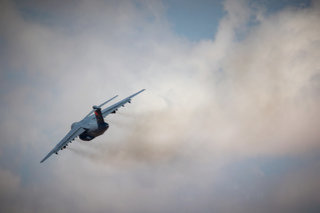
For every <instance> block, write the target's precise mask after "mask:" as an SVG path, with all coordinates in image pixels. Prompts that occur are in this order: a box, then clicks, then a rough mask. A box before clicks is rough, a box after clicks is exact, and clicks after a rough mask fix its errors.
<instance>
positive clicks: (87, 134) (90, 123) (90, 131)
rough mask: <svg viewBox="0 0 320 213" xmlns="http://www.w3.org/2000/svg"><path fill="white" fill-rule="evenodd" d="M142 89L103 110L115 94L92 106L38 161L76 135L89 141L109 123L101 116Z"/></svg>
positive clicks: (99, 133) (107, 113) (128, 101)
mask: <svg viewBox="0 0 320 213" xmlns="http://www.w3.org/2000/svg"><path fill="white" fill-rule="evenodd" d="M143 91H144V89H143V90H140V91H139V92H137V93H135V94H133V95H131V96H129V97H127V98H125V99H123V100H121V101H119V102H117V103H115V104H113V105H111V106H109V107H107V108H105V109H104V110H101V107H102V106H103V105H105V104H106V103H108V102H110V101H112V100H113V99H115V98H116V97H117V95H116V96H114V97H113V98H111V99H109V100H107V101H106V102H104V103H102V104H100V105H99V106H93V107H92V108H93V109H92V110H91V111H90V112H89V113H88V114H87V115H86V116H85V117H84V118H83V119H82V120H81V121H79V122H75V123H73V124H72V125H71V130H70V131H69V132H68V134H67V135H66V136H65V137H64V138H63V139H62V140H61V141H60V142H59V143H58V144H57V145H56V146H55V147H54V148H53V149H52V150H51V151H50V152H49V153H48V154H47V156H45V157H44V158H43V159H42V160H41V161H40V163H42V162H43V161H45V160H46V159H47V158H49V157H50V156H51V155H52V154H53V153H56V154H58V152H59V151H60V150H63V149H65V148H66V147H67V146H68V143H71V142H72V141H73V140H74V139H75V138H76V137H78V136H79V138H80V139H81V140H83V141H90V140H92V139H94V138H95V137H97V136H99V135H102V134H103V133H104V132H105V131H106V130H107V129H108V128H109V124H108V123H106V122H105V121H104V119H103V118H104V117H106V116H107V115H109V114H110V113H116V111H117V110H118V108H119V107H121V106H124V105H125V104H126V103H131V98H133V97H134V96H136V95H138V94H139V93H141V92H143ZM93 113H94V115H93Z"/></svg>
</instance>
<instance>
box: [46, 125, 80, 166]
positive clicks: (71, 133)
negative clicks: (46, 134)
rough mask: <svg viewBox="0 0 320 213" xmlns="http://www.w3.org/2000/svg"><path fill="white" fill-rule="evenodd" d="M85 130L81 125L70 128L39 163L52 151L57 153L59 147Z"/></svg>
mask: <svg viewBox="0 0 320 213" xmlns="http://www.w3.org/2000/svg"><path fill="white" fill-rule="evenodd" d="M84 131H85V129H84V128H82V127H81V126H75V127H74V128H73V129H71V130H70V131H69V132H68V134H67V135H66V136H64V138H63V139H62V140H61V141H60V142H59V143H58V144H57V145H56V146H55V147H54V148H53V149H52V150H51V151H50V152H49V153H48V154H47V156H45V157H44V158H43V159H42V160H41V161H40V163H42V162H43V161H45V160H46V159H47V158H49V157H50V156H51V155H52V154H53V153H58V152H59V151H60V149H61V148H62V147H64V146H66V145H67V144H68V143H69V142H70V141H72V140H73V139H75V138H76V137H77V136H79V135H80V134H81V133H83V132H84Z"/></svg>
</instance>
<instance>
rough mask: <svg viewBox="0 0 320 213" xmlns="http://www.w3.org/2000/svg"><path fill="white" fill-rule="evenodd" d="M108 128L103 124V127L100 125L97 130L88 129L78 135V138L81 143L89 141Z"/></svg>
mask: <svg viewBox="0 0 320 213" xmlns="http://www.w3.org/2000/svg"><path fill="white" fill-rule="evenodd" d="M108 128H109V125H108V124H107V123H105V124H104V125H100V126H99V127H98V128H95V129H88V130H87V131H85V132H83V133H82V134H80V135H79V138H80V139H81V140H83V141H91V140H92V139H94V138H95V137H97V136H99V135H102V134H103V133H104V132H105V131H106V130H107V129H108Z"/></svg>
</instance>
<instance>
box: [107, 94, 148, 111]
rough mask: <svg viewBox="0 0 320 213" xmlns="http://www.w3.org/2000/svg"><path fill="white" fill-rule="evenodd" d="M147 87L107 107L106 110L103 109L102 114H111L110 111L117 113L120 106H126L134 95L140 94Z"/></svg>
mask: <svg viewBox="0 0 320 213" xmlns="http://www.w3.org/2000/svg"><path fill="white" fill-rule="evenodd" d="M144 90H145V89H143V90H140V91H139V92H137V93H134V94H133V95H130V96H129V97H127V98H125V99H123V100H121V101H119V102H117V103H115V104H113V105H111V106H109V107H107V108H105V109H104V110H102V116H103V117H106V116H107V115H109V114H110V113H115V112H116V111H117V110H118V108H119V107H121V106H124V105H125V104H126V103H130V102H131V98H133V97H134V96H136V95H138V94H139V93H141V92H143V91H144Z"/></svg>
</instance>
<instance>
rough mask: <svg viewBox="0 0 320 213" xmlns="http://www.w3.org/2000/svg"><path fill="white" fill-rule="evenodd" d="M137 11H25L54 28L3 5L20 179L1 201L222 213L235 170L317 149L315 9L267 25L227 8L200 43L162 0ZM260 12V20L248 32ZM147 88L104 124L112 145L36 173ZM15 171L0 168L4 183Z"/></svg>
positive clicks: (108, 7)
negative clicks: (228, 171)
mask: <svg viewBox="0 0 320 213" xmlns="http://www.w3.org/2000/svg"><path fill="white" fill-rule="evenodd" d="M138 4H139V6H137V5H136V4H135V3H133V2H130V1H121V2H120V3H119V2H102V1H95V2H91V1H90V3H88V2H80V3H77V4H75V5H72V3H68V4H67V6H64V5H62V6H59V4H58V5H56V6H48V5H47V4H38V3H36V4H31V5H24V6H25V7H35V6H37V7H35V8H36V10H40V11H42V10H43V11H45V12H48V13H50V14H53V17H51V18H50V16H49V18H48V20H39V19H37V18H34V17H33V18H32V14H21V11H19V10H18V9H17V7H16V6H15V5H14V4H11V3H8V2H7V3H6V4H3V5H4V6H5V7H2V11H3V12H2V13H0V14H1V16H2V17H1V20H2V21H1V22H0V26H1V38H2V39H3V40H4V41H5V48H6V52H2V56H3V57H2V60H1V64H2V68H1V69H2V70H1V83H3V85H4V86H3V85H2V87H3V88H4V90H3V91H5V92H1V93H0V94H1V99H2V100H3V102H1V118H2V119H1V123H0V124H1V135H2V139H1V140H2V141H1V153H0V154H1V155H0V157H1V158H2V163H1V164H0V165H1V167H3V168H10V169H11V170H12V171H14V173H16V174H19V175H20V177H14V178H12V181H13V184H11V187H10V184H9V185H8V187H7V188H5V190H4V191H10V193H13V194H16V193H17V191H18V192H19V194H21V196H19V197H18V198H17V199H16V201H15V202H16V203H17V204H18V203H19V202H21V203H20V206H21V207H24V208H25V209H28V210H29V209H30V211H43V209H48V208H49V209H50V210H51V211H53V212H55V211H79V210H80V211H83V212H85V211H90V210H91V211H96V212H99V211H105V210H108V211H111V212H112V211H113V212H129V211H130V212H164V211H173V210H176V209H179V208H182V207H181V206H185V207H184V210H185V211H190V212H194V211H197V210H198V211H199V209H201V210H203V211H202V212H212V209H216V210H220V211H221V212H223V211H228V210H230V209H231V210H232V209H233V206H229V207H227V205H226V204H225V203H224V202H222V201H221V197H219V195H218V193H216V192H215V191H214V190H215V189H219V187H218V185H219V177H221V173H223V170H224V168H226V167H228V165H229V163H230V162H232V161H233V160H235V159H236V160H239V159H246V158H252V157H255V156H262V157H270V156H271V157H273V156H286V155H288V154H290V155H293V156H295V155H302V156H305V155H308V153H309V152H310V151H314V150H318V149H319V143H318V141H319V138H320V135H319V133H318V131H317V127H318V126H319V121H318V120H319V119H316V118H317V117H318V115H319V109H318V108H319V107H318V105H319V85H320V84H319V80H318V77H317V76H318V75H319V67H320V66H319V61H318V58H319V37H320V36H319V33H320V31H319V29H318V28H317V27H316V23H317V21H318V19H319V12H318V11H319V10H318V8H317V7H315V6H314V7H313V8H307V9H297V10H292V9H288V10H284V11H281V12H279V13H277V14H275V15H273V16H266V17H261V16H263V15H262V14H263V13H260V12H259V11H252V10H250V8H248V7H247V2H246V1H243V2H240V1H226V2H225V4H224V5H225V9H226V11H227V14H226V16H225V17H224V18H223V19H222V20H221V22H220V26H219V30H218V33H217V35H216V36H215V39H214V40H208V41H201V42H199V43H191V42H189V41H187V40H184V39H181V38H179V37H177V36H176V35H175V34H174V33H173V32H171V30H170V28H169V24H168V20H166V18H165V15H164V9H163V8H164V7H163V6H162V5H161V4H160V3H159V2H156V1H155V2H151V3H149V2H148V3H147V2H144V1H141V2H138ZM49 5H50V3H49ZM70 5H72V6H70ZM51 7H53V8H54V9H53V10H51V9H50V8H51ZM3 8H5V9H3ZM65 8H68V10H67V9H65ZM257 14H258V15H259V20H260V23H258V24H257V25H256V26H248V21H249V20H250V18H252V16H255V15H257ZM28 15H29V16H31V18H30V17H29V18H28ZM26 16H27V18H26ZM239 32H240V33H241V32H245V37H244V38H242V39H241V40H239V39H238V38H237V33H239ZM142 88H146V89H147V90H146V91H145V92H144V93H143V94H141V95H139V96H138V97H136V98H135V100H133V103H132V104H131V105H128V106H127V107H126V108H125V109H123V110H122V112H120V113H119V114H117V115H115V116H112V117H110V118H108V119H107V120H108V121H109V122H110V125H111V127H110V129H109V130H108V132H106V134H105V135H103V136H102V137H99V138H97V139H95V141H93V142H92V143H88V144H84V145H82V146H81V145H79V144H72V147H71V149H70V150H66V151H64V152H61V155H60V156H59V158H57V157H56V156H53V157H52V159H49V160H48V162H46V164H45V165H41V166H39V165H38V161H39V160H40V159H41V157H43V155H45V154H46V152H47V151H49V149H50V148H51V147H52V146H53V145H55V141H56V142H58V140H59V138H60V137H62V136H63V135H64V134H65V131H66V129H67V128H69V125H70V124H71V123H72V122H73V121H74V120H76V119H80V116H83V115H85V114H86V112H87V111H88V110H89V109H90V106H91V105H92V104H97V103H99V102H102V101H103V100H104V99H106V98H107V97H108V96H110V97H111V96H112V95H114V94H115V93H117V94H119V95H121V96H122V97H123V96H126V95H129V94H131V93H133V92H135V91H136V90H139V89H142ZM17 130H19V131H17ZM83 143H84V142H83ZM86 145H87V146H86ZM88 159H91V160H88ZM1 167H0V168H1ZM21 168H25V169H21ZM257 170H258V171H260V170H259V168H258V169H257ZM2 174H3V175H2ZM8 174H9V175H8ZM10 174H11V173H10V172H2V170H1V175H2V176H3V177H5V178H2V179H3V181H2V180H1V184H2V185H3V182H5V179H8V176H10ZM259 174H260V175H261V172H260V173H259ZM316 174H317V173H316ZM2 176H1V177H2ZM28 177H29V178H28ZM259 177H260V176H259ZM9 179H10V178H9ZM20 179H21V180H22V182H23V181H25V183H24V184H25V185H26V186H24V185H23V184H21V183H20ZM253 179H255V180H257V177H256V176H254V178H253ZM280 179H281V177H280ZM287 179H290V177H288V178H287ZM311 179H312V181H314V179H313V178H311ZM281 180H282V179H281ZM299 181H300V180H298V181H297V182H299ZM35 182H37V183H35ZM280 182H281V181H280ZM293 182H295V181H293ZM268 183H269V182H268ZM222 184H224V185H229V184H231V185H232V182H230V181H229V182H228V181H225V182H224V181H222ZM35 185H36V187H35ZM267 185H268V184H267ZM261 188H262V190H266V189H265V188H268V187H265V188H264V187H262V186H261ZM285 189H286V188H284V190H285ZM304 189H305V190H306V192H305V194H306V195H308V196H309V194H308V191H309V189H310V187H309V188H308V186H307V187H306V188H304ZM225 193H226V197H227V199H229V200H228V201H230V203H232V204H236V203H238V202H239V203H243V204H245V205H244V208H243V209H244V210H248V209H249V210H248V211H252V209H254V208H255V206H254V205H253V204H252V203H250V201H252V200H250V199H249V200H246V199H245V198H243V199H242V197H241V198H238V199H235V198H234V197H233V196H232V195H233V194H232V190H231V192H225ZM252 193H254V192H252ZM266 193H267V194H268V193H270V194H271V196H272V195H274V193H275V194H277V193H280V192H277V191H276V190H271V192H269V191H268V190H266ZM27 194H28V195H29V197H28V199H26V198H24V197H23V196H26V195H27ZM1 196H2V197H6V196H3V194H1ZM45 196H49V197H45ZM248 196H249V197H250V196H252V194H249V195H248ZM279 196H280V198H282V196H281V193H280V195H279ZM244 197H245V196H244ZM296 199H300V197H298V198H296V197H293V198H292V200H294V201H296ZM301 199H302V198H301ZM270 202H274V200H272V199H271V201H270ZM41 203H44V204H45V205H44V204H43V205H42V204H41ZM289 203H290V202H289ZM57 205H58V206H59V207H58V208H57V209H54V207H55V206H57ZM259 205H260V204H259ZM261 205H262V204H261ZM214 206H217V207H216V208H215V207H214ZM291 206H292V205H291V204H289V205H288V207H286V208H288V209H290V207H291ZM247 207H248V209H247ZM2 208H7V206H2ZM35 208H37V209H38V210H37V209H35ZM275 208H276V207H275ZM28 210H26V211H28ZM244 210H243V211H244ZM17 211H19V209H18V210H17ZM239 211H242V210H239ZM248 211H247V212H248Z"/></svg>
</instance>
